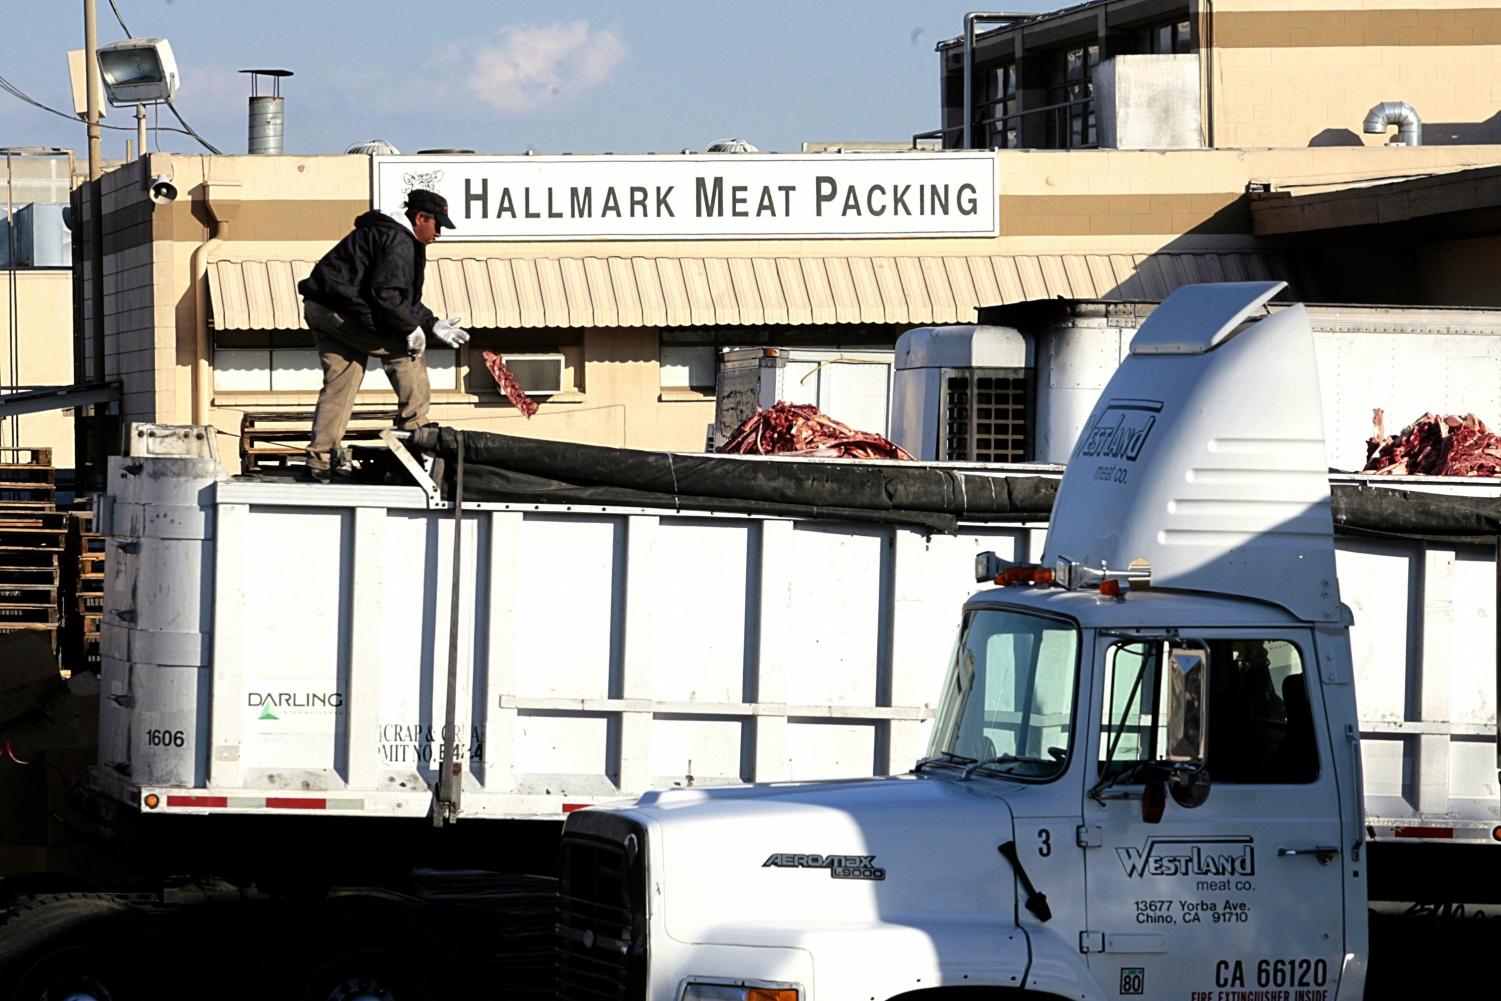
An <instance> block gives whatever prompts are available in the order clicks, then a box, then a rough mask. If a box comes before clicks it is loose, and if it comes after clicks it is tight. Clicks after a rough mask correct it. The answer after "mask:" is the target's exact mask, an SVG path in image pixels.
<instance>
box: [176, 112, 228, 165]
mask: <svg viewBox="0 0 1501 1001" xmlns="http://www.w3.org/2000/svg"><path fill="white" fill-rule="evenodd" d="M167 110H168V111H170V112H172V117H173V118H176V119H177V120H178V121H179V122H181V123H182V127H183V129H185V130H186V131H187V133H188V135H190V136H192V137H193V138H194V139H197V140H198V141H199V142H200V143H202V144H203V147H204V149H206V150H208V151H209V152H210V153H222V152H223V151H222V150H221V149H219V148H218V147H217V146H215V145H214V144H213V143H211V142H209V141H208V140H207V139H205V138H203V137H202V136H201V135H199V134H198V133H197V132H194V131H193V126H191V125H189V124H188V122H187V119H185V118H183V117H182V116H181V115H179V114H178V113H177V106H176V105H174V104H173V103H172V102H171V101H168V102H167ZM173 131H174V132H175V131H177V130H176V129H174V130H173Z"/></svg>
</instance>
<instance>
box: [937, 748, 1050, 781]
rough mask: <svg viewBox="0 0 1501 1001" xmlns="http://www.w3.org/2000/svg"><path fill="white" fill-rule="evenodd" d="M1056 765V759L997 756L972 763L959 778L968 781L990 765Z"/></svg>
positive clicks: (1015, 755) (966, 766)
mask: <svg viewBox="0 0 1501 1001" xmlns="http://www.w3.org/2000/svg"><path fill="white" fill-rule="evenodd" d="M1056 764H1058V761H1057V760H1056V759H1053V758H1028V757H1025V756H1024V755H1020V754H997V755H996V756H995V757H993V758H986V759H985V760H984V761H973V762H972V763H970V764H968V765H965V766H964V774H963V775H961V776H959V777H960V778H961V779H967V778H969V777H970V776H971V775H973V774H974V773H975V771H976V770H977V769H980V768H984V767H986V766H988V765H1056Z"/></svg>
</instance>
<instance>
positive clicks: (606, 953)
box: [558, 813, 647, 1001]
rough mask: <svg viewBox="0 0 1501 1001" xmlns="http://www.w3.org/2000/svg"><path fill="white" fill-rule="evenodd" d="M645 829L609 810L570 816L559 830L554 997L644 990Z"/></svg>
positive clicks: (596, 998) (622, 996)
mask: <svg viewBox="0 0 1501 1001" xmlns="http://www.w3.org/2000/svg"><path fill="white" fill-rule="evenodd" d="M644 848H645V832H644V831H643V830H641V828H640V827H639V826H638V825H636V824H635V823H634V822H632V821H628V820H625V819H623V818H618V817H614V816H612V815H610V814H595V815H594V816H591V817H588V818H586V817H585V816H584V814H582V813H581V814H575V815H574V816H573V817H571V818H570V819H569V823H568V828H567V829H566V830H565V832H564V835H563V848H562V851H563V858H562V882H561V884H560V886H559V891H558V894H559V920H558V949H559V957H558V998H559V999H560V1001H604V999H610V1001H626V999H637V998H642V997H644V996H645V993H646V959H647V952H646V906H645V899H644V898H645V887H646V858H645V851H644Z"/></svg>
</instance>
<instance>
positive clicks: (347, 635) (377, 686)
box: [96, 458, 1041, 818]
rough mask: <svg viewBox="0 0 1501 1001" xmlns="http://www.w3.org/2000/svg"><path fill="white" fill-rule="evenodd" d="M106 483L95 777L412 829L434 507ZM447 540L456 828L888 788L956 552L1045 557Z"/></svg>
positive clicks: (154, 465)
mask: <svg viewBox="0 0 1501 1001" xmlns="http://www.w3.org/2000/svg"><path fill="white" fill-rule="evenodd" d="M132 465H134V466H135V467H136V468H138V469H140V470H141V471H140V472H137V473H135V474H130V473H129V472H127V471H126V470H128V469H129V468H131V467H132ZM115 467H118V468H115ZM111 482H112V484H114V485H115V486H114V490H113V492H112V502H111V503H109V504H106V505H104V507H105V508H106V509H107V511H105V512H102V514H105V515H107V517H103V518H102V521H103V523H104V524H105V526H106V527H105V528H104V531H106V532H107V533H109V534H111V536H112V540H111V548H110V551H109V553H110V556H109V571H108V579H107V582H106V596H105V609H106V615H105V620H104V626H103V634H104V635H103V661H104V663H103V676H102V681H103V684H104V687H105V694H104V699H103V702H102V711H101V712H102V715H101V738H100V740H101V750H100V767H99V768H98V769H96V781H97V782H99V783H100V784H102V785H104V786H105V788H106V789H107V790H109V791H110V792H112V793H113V794H114V795H116V796H118V797H120V798H122V799H125V800H126V801H129V802H139V803H141V804H142V808H143V809H155V810H157V811H230V812H255V811H289V812H310V811H338V812H344V813H359V814H370V815H384V816H393V815H397V816H401V815H413V816H421V815H424V814H426V813H427V812H428V811H429V809H430V807H431V804H432V796H431V793H430V787H431V785H432V783H433V781H434V778H435V775H436V772H437V768H438V764H439V760H440V758H441V755H442V726H443V722H444V718H445V708H446V684H447V677H448V650H449V633H450V628H451V619H450V606H451V594H452V591H451V583H452V580H453V577H452V567H453V533H454V517H453V512H452V509H451V506H449V505H441V506H439V507H437V508H429V506H428V505H429V501H430V497H429V496H428V494H427V493H425V492H424V491H423V490H421V489H418V488H416V487H365V486H343V485H319V484H294V483H277V482H251V481H239V480H226V479H224V478H223V474H222V472H220V471H219V470H218V468H217V466H216V465H215V464H214V463H212V462H211V461H209V460H198V459H157V458H151V459H145V460H140V459H118V460H113V465H112V472H111ZM462 526H463V527H462V532H463V540H464V544H463V549H462V553H461V555H460V560H461V567H460V573H459V577H460V580H461V581H462V585H461V588H460V605H459V619H458V625H457V631H458V635H459V637H460V643H459V647H458V691H459V698H458V700H457V705H458V713H457V727H456V730H455V733H456V734H457V740H456V744H457V750H458V753H459V755H460V757H461V759H462V760H463V761H464V762H465V763H466V764H467V769H466V774H465V776H464V779H463V788H462V807H461V809H462V815H463V816H486V817H549V818H560V817H561V815H562V813H563V812H564V811H567V810H569V809H571V808H574V807H576V806H579V805H583V804H589V803H595V802H600V801H604V800H610V799H617V798H621V797H626V796H636V795H638V794H639V793H642V792H644V791H646V790H647V789H649V788H652V787H662V786H672V785H682V786H687V785H694V784H706V783H725V782H741V781H747V782H748V781H774V780H785V779H810V778H824V777H846V776H865V775H871V774H883V773H887V772H890V771H897V772H900V771H905V770H906V769H907V768H909V767H910V766H911V764H912V762H913V761H915V760H916V758H917V757H918V756H920V754H921V753H922V751H923V749H924V745H925V740H926V725H927V723H928V721H929V719H930V718H931V715H932V707H933V704H934V702H935V700H936V697H937V694H938V688H939V684H940V680H941V677H942V672H943V669H944V666H945V661H946V658H947V656H948V653H949V649H950V645H951V643H952V642H953V635H954V632H955V628H956V626H957V624H958V615H959V611H960V606H961V605H962V603H963V601H964V599H965V598H966V597H967V596H968V595H969V593H970V592H971V591H972V590H973V589H974V578H973V574H972V567H973V561H974V554H975V553H976V552H978V551H980V550H984V549H993V550H997V551H999V552H1003V553H1007V554H1009V555H1013V556H1016V557H1025V556H1026V555H1027V553H1028V552H1029V551H1030V548H1031V547H1034V546H1035V545H1036V544H1040V541H1041V536H1040V533H1036V532H1034V531H1033V530H1031V529H1029V528H1027V527H1026V526H1023V525H997V526H990V527H974V528H964V529H961V531H960V532H959V533H958V534H954V535H942V534H928V533H927V532H924V531H922V530H919V529H913V528H906V527H900V526H895V525H878V524H860V523H853V522H845V521H840V520H837V519H816V520H815V519H797V518H763V517H748V516H744V515H737V514H716V513H714V512H691V513H690V512H683V513H675V512H672V511H670V510H668V511H663V510H648V509H624V508H603V507H580V506H566V505H537V504H531V505H516V504H476V505H466V509H465V511H464V517H463V521H462ZM1034 536H1035V538H1034Z"/></svg>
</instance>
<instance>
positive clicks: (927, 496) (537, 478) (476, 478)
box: [437, 428, 1501, 542]
mask: <svg viewBox="0 0 1501 1001" xmlns="http://www.w3.org/2000/svg"><path fill="white" fill-rule="evenodd" d="M456 433H457V432H456V431H455V430H454V429H453V428H443V429H442V430H441V432H440V434H439V436H438V443H437V453H438V455H439V456H440V457H441V458H443V459H444V460H445V462H444V468H445V470H447V472H446V473H445V483H444V490H445V495H447V496H451V495H452V490H453V482H452V478H453V472H452V470H453V466H454V463H453V461H452V460H453V458H454V455H455V440H456V439H455V438H454V435H455V434H456ZM463 434H464V459H465V474H464V496H465V499H466V500H474V501H494V502H505V503H533V504H586V505H591V506H594V505H598V506H623V507H647V508H666V509H669V510H679V511H692V510H703V511H732V512H737V513H742V514H761V515H767V516H771V517H777V516H782V517H802V518H833V519H840V520H847V521H865V522H876V523H888V524H890V523H895V524H908V525H914V526H918V527H922V528H927V529H930V530H934V531H940V532H952V531H954V530H955V529H956V528H957V526H958V525H959V524H960V523H961V522H971V523H986V522H990V523H1007V522H1011V523H1016V522H1039V521H1046V520H1047V517H1048V515H1049V514H1050V513H1051V511H1052V509H1053V498H1054V497H1055V496H1056V494H1057V491H1058V479H1059V474H1053V475H1043V474H1038V473H1035V472H1029V471H1018V472H1015V473H1009V472H1006V471H1005V470H1004V469H1001V468H999V467H998V468H997V470H996V471H995V472H994V473H992V472H988V471H987V472H979V471H975V470H962V469H956V468H951V467H944V466H938V465H932V464H924V463H916V462H912V463H905V462H884V461H883V462H871V461H862V460H855V459H847V460H829V459H801V458H793V457H756V458H745V457H740V456H725V455H713V454H702V455H699V454H684V453H669V452H651V451H644V450H640V449H628V448H609V447H606V446H602V445H579V444H573V443H570V442H556V441H541V440H537V439H533V438H517V437H512V436H510V435H501V434H491V433H487V432H483V431H465V432H463ZM1332 499H1333V506H1332V510H1333V516H1334V526H1335V531H1336V533H1341V534H1353V535H1373V536H1400V537H1410V538H1422V539H1436V540H1447V541H1451V542H1464V541H1485V540H1491V539H1494V538H1496V537H1497V536H1498V535H1501V501H1498V500H1497V499H1496V498H1491V497H1465V496H1456V495H1454V494H1448V493H1441V492H1438V491H1425V490H1418V489H1412V488H1409V487H1404V486H1398V485H1395V484H1390V485H1389V484H1386V483H1383V482H1381V478H1379V477H1373V478H1372V479H1371V480H1370V481H1369V482H1368V483H1360V484H1343V483H1337V484H1335V485H1334V487H1333V489H1332Z"/></svg>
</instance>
